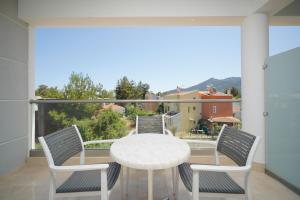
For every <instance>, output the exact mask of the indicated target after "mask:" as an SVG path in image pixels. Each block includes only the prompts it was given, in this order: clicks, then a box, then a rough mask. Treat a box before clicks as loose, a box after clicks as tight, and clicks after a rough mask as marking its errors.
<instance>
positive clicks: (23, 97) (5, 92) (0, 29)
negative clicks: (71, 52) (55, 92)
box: [0, 0, 29, 175]
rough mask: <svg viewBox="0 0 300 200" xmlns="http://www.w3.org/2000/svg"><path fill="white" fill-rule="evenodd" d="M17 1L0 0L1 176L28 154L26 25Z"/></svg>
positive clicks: (20, 162) (16, 166)
mask: <svg viewBox="0 0 300 200" xmlns="http://www.w3.org/2000/svg"><path fill="white" fill-rule="evenodd" d="M17 3H18V2H17V0H3V1H0V159H1V161H0V175H2V174H4V173H7V172H10V171H13V170H14V169H16V168H18V167H19V166H21V165H22V164H23V163H24V162H25V160H26V157H27V154H28V141H29V138H28V136H29V134H28V129H29V126H28V114H29V112H28V107H29V106H28V64H27V63H28V28H27V25H26V23H24V22H22V21H20V20H18V18H17V14H18V9H17Z"/></svg>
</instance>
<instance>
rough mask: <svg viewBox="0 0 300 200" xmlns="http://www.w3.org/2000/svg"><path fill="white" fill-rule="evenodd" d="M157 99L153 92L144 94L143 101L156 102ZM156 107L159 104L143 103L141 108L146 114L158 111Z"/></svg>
mask: <svg viewBox="0 0 300 200" xmlns="http://www.w3.org/2000/svg"><path fill="white" fill-rule="evenodd" d="M158 99H159V97H158V96H157V95H156V94H154V93H153V92H147V93H146V94H145V100H158ZM158 105H159V103H153V102H151V103H144V104H143V108H144V110H145V111H148V112H156V111H157V109H158Z"/></svg>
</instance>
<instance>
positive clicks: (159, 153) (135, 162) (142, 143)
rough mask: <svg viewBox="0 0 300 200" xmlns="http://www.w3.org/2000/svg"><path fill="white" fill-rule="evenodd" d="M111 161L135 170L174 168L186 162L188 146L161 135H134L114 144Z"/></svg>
mask: <svg viewBox="0 0 300 200" xmlns="http://www.w3.org/2000/svg"><path fill="white" fill-rule="evenodd" d="M110 154H111V156H112V159H113V160H114V161H116V162H118V163H120V164H121V165H124V166H126V167H130V168H135V169H145V170H155V169H167V168H171V167H175V166H177V165H179V164H182V163H184V162H186V161H187V160H188V159H189V157H190V154H191V149H190V147H189V145H188V144H187V143H186V142H185V141H183V140H180V139H178V138H176V137H173V136H169V135H163V134H151V133H149V134H148V133H147V134H135V135H131V136H127V137H124V138H121V139H119V140H118V141H116V142H114V143H113V144H112V146H111V149H110Z"/></svg>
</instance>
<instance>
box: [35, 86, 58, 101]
mask: <svg viewBox="0 0 300 200" xmlns="http://www.w3.org/2000/svg"><path fill="white" fill-rule="evenodd" d="M35 95H36V96H40V97H43V98H56V99H62V98H63V97H64V95H63V93H62V92H61V91H60V90H59V89H58V88H57V87H48V86H47V85H39V87H38V89H36V91H35Z"/></svg>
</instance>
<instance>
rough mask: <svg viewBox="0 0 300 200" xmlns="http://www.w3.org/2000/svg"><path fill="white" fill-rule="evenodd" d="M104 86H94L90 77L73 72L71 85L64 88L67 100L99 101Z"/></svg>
mask: <svg viewBox="0 0 300 200" xmlns="http://www.w3.org/2000/svg"><path fill="white" fill-rule="evenodd" d="M102 90H103V86H102V84H100V83H99V84H98V85H96V84H94V83H93V81H92V80H91V78H90V77H89V76H88V75H85V76H84V75H83V74H82V73H79V74H77V73H75V72H72V74H71V76H70V78H69V83H68V84H67V85H65V86H64V90H63V94H64V97H65V99H97V98H99V97H100V95H101V94H102Z"/></svg>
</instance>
